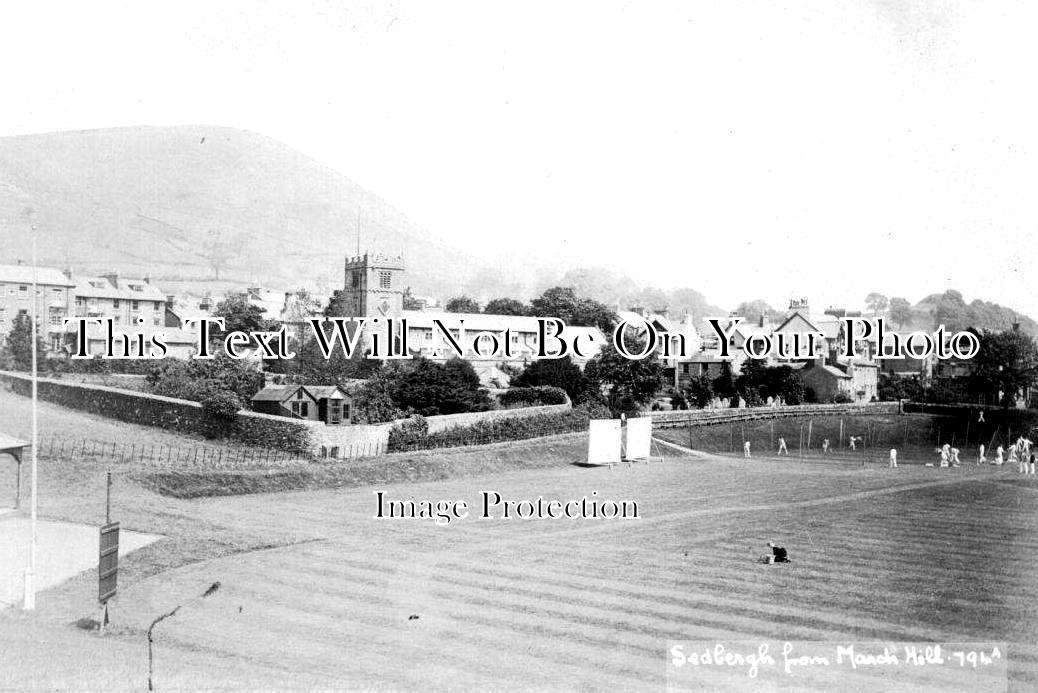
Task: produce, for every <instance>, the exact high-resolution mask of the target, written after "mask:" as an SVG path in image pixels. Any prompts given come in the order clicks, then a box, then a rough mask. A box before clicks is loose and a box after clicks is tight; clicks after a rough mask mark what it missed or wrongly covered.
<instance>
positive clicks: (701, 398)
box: [685, 374, 714, 409]
mask: <svg viewBox="0 0 1038 693" xmlns="http://www.w3.org/2000/svg"><path fill="white" fill-rule="evenodd" d="M713 398H714V384H713V381H711V380H710V376H709V375H706V374H703V375H697V376H696V377H694V378H689V381H688V384H687V385H685V399H686V400H688V402H689V404H690V405H692V404H694V405H695V406H697V407H699V408H700V409H702V408H703V407H705V406H706V405H708V404H710V400H712V399H713Z"/></svg>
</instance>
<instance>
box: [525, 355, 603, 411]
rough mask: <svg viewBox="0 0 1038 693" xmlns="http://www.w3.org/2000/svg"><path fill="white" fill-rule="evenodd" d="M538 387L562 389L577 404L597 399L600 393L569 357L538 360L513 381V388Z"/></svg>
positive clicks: (595, 385)
mask: <svg viewBox="0 0 1038 693" xmlns="http://www.w3.org/2000/svg"><path fill="white" fill-rule="evenodd" d="M538 385H553V386H555V387H560V388H562V389H563V390H565V391H566V394H567V395H569V398H570V399H571V400H572V401H573V402H575V403H580V402H584V401H587V400H589V399H593V398H595V396H596V393H597V391H598V386H597V384H596V383H594V382H592V381H591V380H590V379H589V378H588V377H587V376H586V375H584V372H583V371H582V370H580V367H579V366H578V365H577V364H575V363H573V359H571V358H570V357H569V356H566V357H564V358H561V359H537V360H536V361H533V362H532V363H530V365H528V366H527V367H526V368H525V369H524V370H523V372H522V373H519V374H518V375H517V376H516V377H515V378H513V379H512V387H536V386H538Z"/></svg>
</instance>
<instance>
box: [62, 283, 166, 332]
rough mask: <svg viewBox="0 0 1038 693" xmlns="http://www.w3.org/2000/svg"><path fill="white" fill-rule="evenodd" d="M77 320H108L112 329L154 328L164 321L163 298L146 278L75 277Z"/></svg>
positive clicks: (160, 291) (164, 304)
mask: <svg viewBox="0 0 1038 693" xmlns="http://www.w3.org/2000/svg"><path fill="white" fill-rule="evenodd" d="M74 293H75V297H76V305H75V315H76V316H77V317H92V318H112V319H113V321H114V323H115V324H116V325H124V326H131V327H133V326H136V325H137V324H138V323H137V320H138V318H141V319H143V320H144V322H143V323H140V324H141V325H142V326H151V327H157V326H161V325H164V324H165V321H166V295H165V294H164V293H162V290H161V289H159V288H158V287H157V286H155V285H154V284H152V283H151V280H150V279H149V278H148V277H144V278H143V279H131V278H125V277H120V276H119V275H118V274H117V273H116V272H109V273H107V274H102V275H100V276H97V277H78V278H77V281H76V286H75V289H74Z"/></svg>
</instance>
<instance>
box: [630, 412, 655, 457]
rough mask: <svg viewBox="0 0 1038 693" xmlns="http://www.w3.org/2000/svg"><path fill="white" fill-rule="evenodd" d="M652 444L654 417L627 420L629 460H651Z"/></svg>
mask: <svg viewBox="0 0 1038 693" xmlns="http://www.w3.org/2000/svg"><path fill="white" fill-rule="evenodd" d="M651 442H652V417H649V416H639V417H638V418H636V419H627V459H629V460H647V459H649V445H650V443H651Z"/></svg>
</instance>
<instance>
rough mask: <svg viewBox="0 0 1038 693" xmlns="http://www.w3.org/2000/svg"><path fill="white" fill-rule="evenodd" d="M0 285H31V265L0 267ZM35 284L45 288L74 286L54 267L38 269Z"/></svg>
mask: <svg viewBox="0 0 1038 693" xmlns="http://www.w3.org/2000/svg"><path fill="white" fill-rule="evenodd" d="M0 283H9V284H32V265H0ZM36 283H37V285H39V284H45V285H47V286H75V284H74V283H73V281H72V280H71V279H69V278H68V277H66V276H65V273H64V272H62V271H61V270H59V269H57V268H55V267H38V268H37V270H36Z"/></svg>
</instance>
